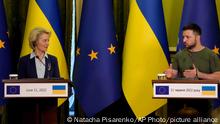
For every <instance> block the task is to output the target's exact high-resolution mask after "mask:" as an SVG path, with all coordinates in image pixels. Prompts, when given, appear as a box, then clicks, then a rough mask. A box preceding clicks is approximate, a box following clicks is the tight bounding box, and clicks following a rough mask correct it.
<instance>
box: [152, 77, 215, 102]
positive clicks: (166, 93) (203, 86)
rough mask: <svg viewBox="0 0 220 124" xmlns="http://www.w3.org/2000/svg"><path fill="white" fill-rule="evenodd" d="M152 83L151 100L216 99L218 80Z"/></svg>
mask: <svg viewBox="0 0 220 124" xmlns="http://www.w3.org/2000/svg"><path fill="white" fill-rule="evenodd" d="M152 83H153V98H196V99H197V98H198V99H207V98H210V99H217V98H218V83H219V81H218V80H152Z"/></svg>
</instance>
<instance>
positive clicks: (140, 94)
mask: <svg viewBox="0 0 220 124" xmlns="http://www.w3.org/2000/svg"><path fill="white" fill-rule="evenodd" d="M169 60H170V57H169V51H168V43H167V37H166V30H165V23H164V15H163V8H162V1H161V0H132V1H131V8H130V14H129V20H128V27H127V32H126V38H125V44H124V51H123V69H122V75H123V76H122V83H123V84H122V86H123V91H124V94H125V97H126V99H127V101H128V103H129V105H130V107H131V108H132V110H133V112H134V113H135V115H136V116H137V117H143V116H146V115H148V114H150V113H151V112H153V111H155V110H156V109H158V108H159V107H161V106H162V105H164V104H165V103H166V100H164V99H152V96H153V88H152V80H153V79H157V74H158V73H161V72H163V71H164V70H165V69H167V68H168V61H169Z"/></svg>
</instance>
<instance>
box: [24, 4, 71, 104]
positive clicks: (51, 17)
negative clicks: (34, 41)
mask: <svg viewBox="0 0 220 124" xmlns="http://www.w3.org/2000/svg"><path fill="white" fill-rule="evenodd" d="M60 23H61V21H60V15H59V9H58V3H57V0H30V1H29V8H28V15H27V21H26V27H25V33H24V40H23V45H22V50H21V56H24V55H27V54H29V53H31V52H32V50H31V48H29V45H28V44H29V42H28V37H29V33H30V31H31V30H32V29H34V28H35V27H43V28H46V29H48V30H50V31H51V37H50V46H49V48H48V53H49V54H52V55H54V56H56V57H57V60H58V64H59V70H60V76H61V77H63V78H65V79H68V78H69V76H68V70H67V63H66V59H65V56H64V52H63V44H64V41H63V40H64V39H63V36H62V30H61V24H60ZM64 101H65V99H58V106H59V105H61V104H62V103H63V102H64Z"/></svg>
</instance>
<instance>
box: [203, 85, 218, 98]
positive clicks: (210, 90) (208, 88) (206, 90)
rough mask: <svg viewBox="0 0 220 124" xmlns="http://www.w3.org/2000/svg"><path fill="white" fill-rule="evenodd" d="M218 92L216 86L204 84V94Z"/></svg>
mask: <svg viewBox="0 0 220 124" xmlns="http://www.w3.org/2000/svg"><path fill="white" fill-rule="evenodd" d="M215 94H216V88H215V86H202V95H206V96H214V95H215Z"/></svg>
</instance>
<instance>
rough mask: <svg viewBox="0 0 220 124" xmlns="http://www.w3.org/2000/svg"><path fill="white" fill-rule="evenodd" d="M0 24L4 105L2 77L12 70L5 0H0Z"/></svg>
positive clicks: (0, 89) (0, 96) (0, 92)
mask: <svg viewBox="0 0 220 124" xmlns="http://www.w3.org/2000/svg"><path fill="white" fill-rule="evenodd" d="M0 24H1V26H0V56H1V59H0V105H2V104H4V103H5V101H4V99H3V95H4V93H3V83H2V79H7V78H8V75H9V73H10V71H11V58H10V57H11V53H10V47H9V46H10V45H9V39H8V29H7V23H6V16H5V9H4V4H3V0H0Z"/></svg>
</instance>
